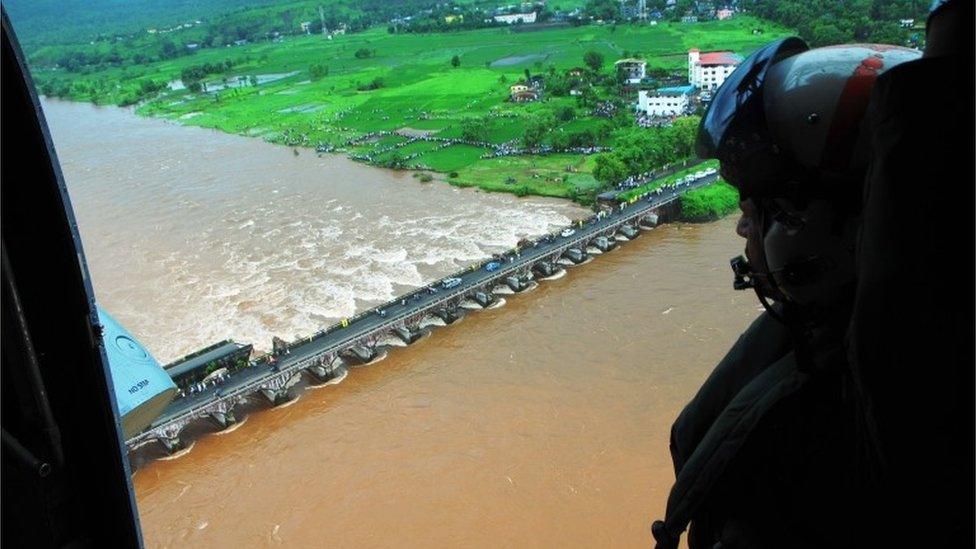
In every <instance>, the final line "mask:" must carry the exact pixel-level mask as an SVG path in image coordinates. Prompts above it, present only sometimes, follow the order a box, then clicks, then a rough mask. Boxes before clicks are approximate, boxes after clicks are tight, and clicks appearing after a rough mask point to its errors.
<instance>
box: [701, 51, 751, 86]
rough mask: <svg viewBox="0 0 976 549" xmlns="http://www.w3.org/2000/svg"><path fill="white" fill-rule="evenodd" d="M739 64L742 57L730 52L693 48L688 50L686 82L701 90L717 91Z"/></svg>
mask: <svg viewBox="0 0 976 549" xmlns="http://www.w3.org/2000/svg"><path fill="white" fill-rule="evenodd" d="M741 62H742V57H740V56H738V55H736V54H734V53H732V52H730V51H709V52H701V51H699V50H698V48H693V49H691V50H688V82H689V83H690V84H691V85H692V86H695V87H696V88H698V89H701V90H715V89H718V87H719V86H721V85H722V83H723V82H725V79H726V78H728V77H729V75H730V74H732V71H734V70H735V68H736V67H738V66H739V63H741Z"/></svg>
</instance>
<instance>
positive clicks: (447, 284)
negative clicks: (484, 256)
mask: <svg viewBox="0 0 976 549" xmlns="http://www.w3.org/2000/svg"><path fill="white" fill-rule="evenodd" d="M460 284H461V279H460V278H454V277H452V278H445V279H444V281H443V282H441V287H442V288H444V289H445V290H446V289H448V288H453V287H455V286H458V285H460Z"/></svg>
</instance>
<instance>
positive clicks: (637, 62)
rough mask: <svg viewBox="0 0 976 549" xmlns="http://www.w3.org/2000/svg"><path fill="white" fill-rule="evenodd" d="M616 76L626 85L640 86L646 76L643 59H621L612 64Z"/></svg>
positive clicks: (645, 66) (645, 65)
mask: <svg viewBox="0 0 976 549" xmlns="http://www.w3.org/2000/svg"><path fill="white" fill-rule="evenodd" d="M613 66H614V67H615V68H616V69H617V76H618V77H619V78H620V79H621V80H623V81H624V82H626V83H628V84H640V81H641V80H643V79H644V77H645V76H647V62H646V61H644V60H643V59H621V60H619V61H617V62H616V63H614V64H613Z"/></svg>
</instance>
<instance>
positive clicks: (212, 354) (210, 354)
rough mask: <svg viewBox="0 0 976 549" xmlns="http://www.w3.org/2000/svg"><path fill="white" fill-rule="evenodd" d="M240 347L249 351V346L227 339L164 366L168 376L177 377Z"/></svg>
mask: <svg viewBox="0 0 976 549" xmlns="http://www.w3.org/2000/svg"><path fill="white" fill-rule="evenodd" d="M242 349H247V351H248V353H250V349H251V346H250V345H242V344H240V343H237V342H235V341H230V340H227V341H223V342H221V343H217V344H214V345H211V346H210V347H207V350H206V351H205V352H203V353H198V354H197V353H195V354H193V355H190V356H188V357H184V358H183V359H182V360H178V361H176V362H173V363H171V364H167V365H166V366H164V368H165V369H166V373H167V374H169V375H170V377H177V376H180V375H183V374H185V373H187V372H192V371H194V370H196V369H197V368H199V367H201V366H204V365H206V364H207V363H209V362H211V361H213V360H219V359H222V358H224V357H226V356H228V355H231V354H234V353H237V352H239V351H241V350H242Z"/></svg>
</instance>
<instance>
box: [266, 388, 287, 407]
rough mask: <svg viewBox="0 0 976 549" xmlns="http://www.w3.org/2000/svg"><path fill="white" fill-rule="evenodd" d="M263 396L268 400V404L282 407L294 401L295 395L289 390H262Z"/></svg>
mask: <svg viewBox="0 0 976 549" xmlns="http://www.w3.org/2000/svg"><path fill="white" fill-rule="evenodd" d="M261 394H262V395H264V398H266V399H268V402H270V403H271V405H272V406H281V405H282V404H284V403H286V402H289V401H291V400H292V399H294V398H295V397H294V395H292V394H291V391H289V390H288V389H287V388H283V389H261Z"/></svg>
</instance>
